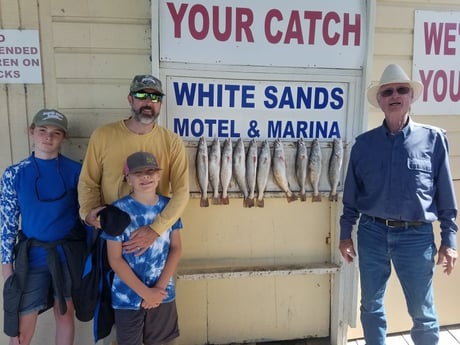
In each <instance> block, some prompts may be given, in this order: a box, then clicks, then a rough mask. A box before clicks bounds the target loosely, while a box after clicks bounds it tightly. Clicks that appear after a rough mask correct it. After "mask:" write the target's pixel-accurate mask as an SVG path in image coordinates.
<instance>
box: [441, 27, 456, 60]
mask: <svg viewBox="0 0 460 345" xmlns="http://www.w3.org/2000/svg"><path fill="white" fill-rule="evenodd" d="M451 31H457V23H446V37H445V41H444V54H445V55H455V48H452V47H450V46H449V43H450V42H455V38H456V34H455V33H453V34H452V33H451Z"/></svg>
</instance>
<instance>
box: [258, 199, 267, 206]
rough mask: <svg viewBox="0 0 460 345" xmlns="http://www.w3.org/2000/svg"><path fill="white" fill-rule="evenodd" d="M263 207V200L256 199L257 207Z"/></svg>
mask: <svg viewBox="0 0 460 345" xmlns="http://www.w3.org/2000/svg"><path fill="white" fill-rule="evenodd" d="M264 206H265V203H264V199H260V200H259V199H257V207H264Z"/></svg>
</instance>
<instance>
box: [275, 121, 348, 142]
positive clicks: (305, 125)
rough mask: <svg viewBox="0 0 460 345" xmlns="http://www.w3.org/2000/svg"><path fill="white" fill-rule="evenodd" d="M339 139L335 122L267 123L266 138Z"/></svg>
mask: <svg viewBox="0 0 460 345" xmlns="http://www.w3.org/2000/svg"><path fill="white" fill-rule="evenodd" d="M334 137H336V138H341V137H342V136H341V134H340V128H339V124H338V122H337V121H330V122H328V121H297V122H293V121H269V122H268V133H267V138H285V139H287V138H289V139H296V138H312V139H313V138H322V139H330V138H334Z"/></svg>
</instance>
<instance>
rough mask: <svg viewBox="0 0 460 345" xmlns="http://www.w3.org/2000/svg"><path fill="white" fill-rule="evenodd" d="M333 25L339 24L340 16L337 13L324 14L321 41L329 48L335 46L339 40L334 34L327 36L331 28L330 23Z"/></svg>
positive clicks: (336, 34)
mask: <svg viewBox="0 0 460 345" xmlns="http://www.w3.org/2000/svg"><path fill="white" fill-rule="evenodd" d="M332 21H333V22H335V23H337V24H338V23H340V16H339V15H338V14H337V12H328V13H326V16H325V17H324V22H323V39H324V42H325V43H326V44H328V45H330V46H333V45H336V44H337V42H338V41H339V39H340V35H339V34H338V33H337V31H336V32H335V34H334V35H332V36H330V35H329V31H330V30H329V28H330V26H331V22H332Z"/></svg>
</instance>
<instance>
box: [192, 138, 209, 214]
mask: <svg viewBox="0 0 460 345" xmlns="http://www.w3.org/2000/svg"><path fill="white" fill-rule="evenodd" d="M195 165H196V177H197V179H198V185H199V186H200V191H201V198H200V206H201V207H208V206H209V200H208V146H207V144H206V139H205V138H204V137H201V138H200V140H199V141H198V148H197V150H196V162H195Z"/></svg>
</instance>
